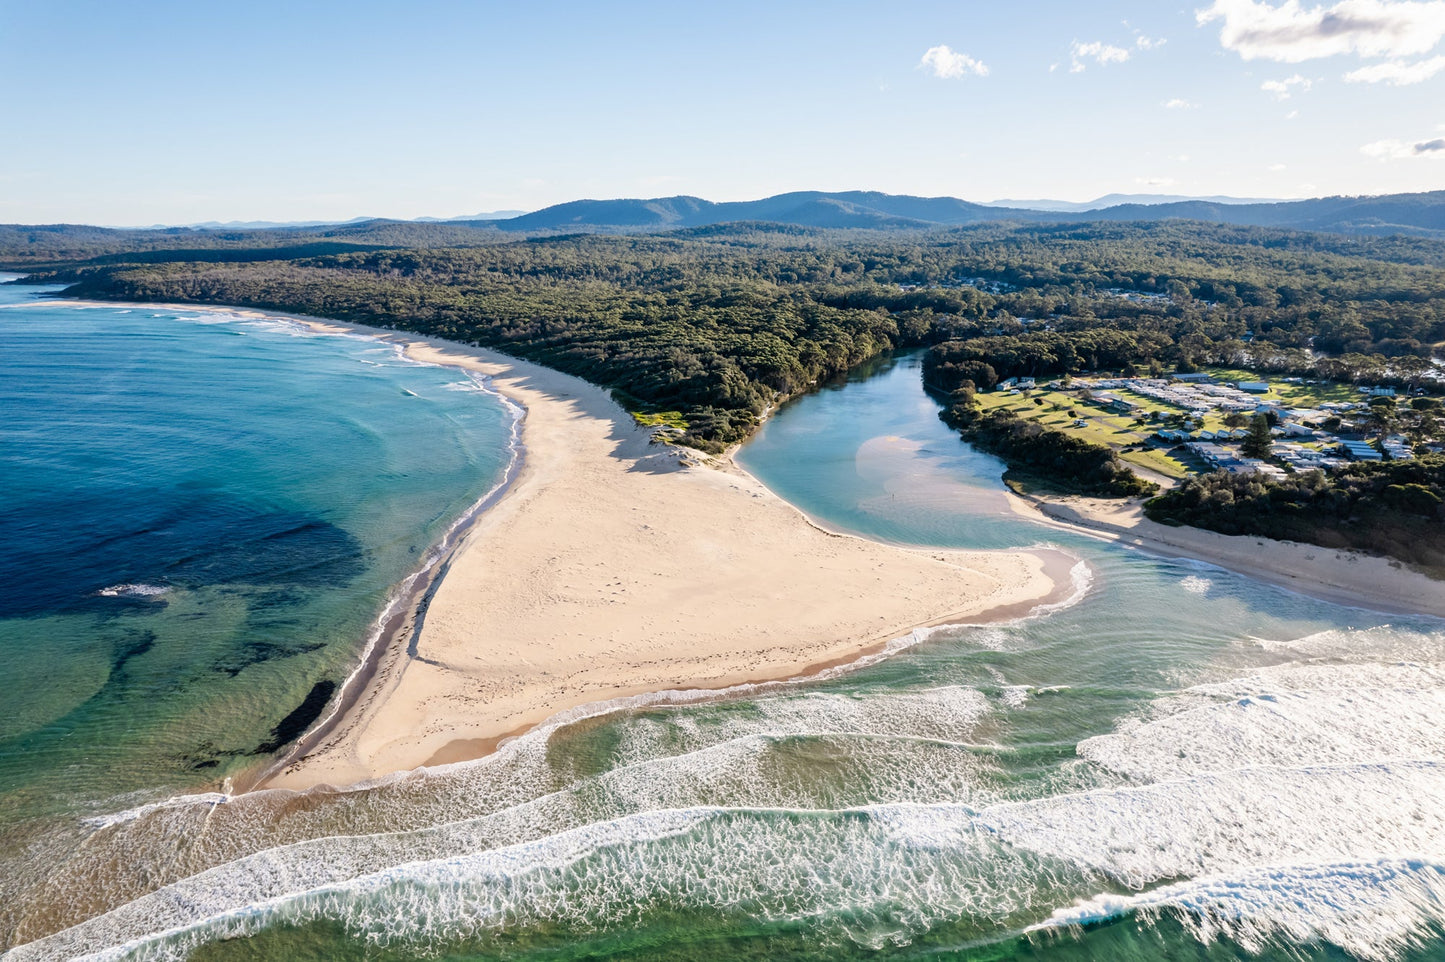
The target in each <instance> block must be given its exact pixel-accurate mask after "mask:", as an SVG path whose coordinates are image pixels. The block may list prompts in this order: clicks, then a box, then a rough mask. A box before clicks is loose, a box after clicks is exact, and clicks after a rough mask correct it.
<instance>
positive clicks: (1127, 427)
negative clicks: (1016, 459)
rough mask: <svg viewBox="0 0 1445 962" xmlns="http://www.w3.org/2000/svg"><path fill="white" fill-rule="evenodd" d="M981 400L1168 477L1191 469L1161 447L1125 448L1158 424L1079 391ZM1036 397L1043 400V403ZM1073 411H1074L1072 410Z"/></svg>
mask: <svg viewBox="0 0 1445 962" xmlns="http://www.w3.org/2000/svg"><path fill="white" fill-rule="evenodd" d="M1115 393H1116V394H1118V395H1119V396H1120V397H1125V398H1126V399H1128V400H1132V401H1135V402H1137V403H1140V404H1141V405H1143V404H1147V405H1148V407H1147V408H1143V407H1141V411H1147V410H1160V411H1167V412H1171V413H1172V412H1173V411H1174V409H1173V408H1171V407H1170V406H1168V405H1164V404H1159V403H1157V402H1154V401H1150V400H1148V399H1147V398H1143V397H1138V396H1129V392H1127V391H1118V392H1115ZM978 401H979V404H980V405H982V407H983V409H984V410H985V411H990V410H1009V411H1012V412H1013V413H1014V414H1015V415H1017V416H1019V417H1023V418H1030V419H1032V420H1035V421H1038V422H1039V423H1040V424H1042V425H1044V426H1045V427H1048V428H1052V429H1053V430H1056V431H1062V432H1064V433H1065V434H1071V435H1073V436H1074V437H1078V438H1083V439H1084V440H1085V441H1091V442H1093V443H1094V444H1102V445H1105V446H1107V447H1110V448H1113V449H1114V450H1115V451H1116V452H1118V454H1119V457H1120V458H1121V459H1122V460H1123V461H1126V462H1128V463H1130V464H1134V465H1137V466H1139V467H1141V468H1146V469H1148V470H1150V471H1153V472H1155V473H1157V474H1162V475H1164V476H1165V477H1169V478H1182V477H1185V476H1186V475H1188V474H1190V473H1191V472H1190V471H1189V469H1188V468H1186V467H1185V466H1184V465H1183V464H1181V463H1180V462H1179V461H1177V460H1175V459H1174V458H1172V457H1170V456H1169V454H1168V453H1167V452H1165V451H1162V450H1159V449H1157V448H1147V449H1145V450H1143V451H1124V450H1121V449H1122V448H1125V447H1130V446H1133V445H1136V444H1141V443H1143V442H1145V441H1146V440H1148V438H1149V437H1150V436H1152V435H1153V433H1154V431H1155V430H1156V429H1157V426H1156V425H1148V424H1136V423H1135V422H1134V419H1135V417H1136V415H1133V414H1114V413H1112V412H1110V411H1105V410H1104V409H1103V408H1102V407H1099V406H1098V405H1095V404H1090V403H1088V402H1086V401H1083V400H1081V399H1080V398H1079V397H1078V395H1076V394H1068V393H1064V392H1061V391H1050V390H1046V389H1045V390H1036V391H1030V392H1028V393H1027V394H1008V393H1005V392H997V391H996V392H992V393H988V394H980V395H978ZM1036 401H1042V402H1043V403H1042V404H1039V403H1036ZM1071 411H1072V412H1073V413H1072V414H1070V413H1069V412H1071ZM1076 421H1084V422H1085V423H1084V425H1082V426H1079V425H1076V424H1075V422H1076ZM1220 426H1222V423H1221V425H1220ZM1211 430H1212V429H1211Z"/></svg>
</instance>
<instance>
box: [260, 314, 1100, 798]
mask: <svg viewBox="0 0 1445 962" xmlns="http://www.w3.org/2000/svg"><path fill="white" fill-rule="evenodd" d="M343 329H351V330H358V331H364V332H366V333H370V334H376V335H379V336H385V337H388V338H390V339H391V340H393V341H396V342H399V343H403V344H405V345H407V347H406V350H407V352H408V353H409V354H410V355H411V356H412V357H414V358H415V359H417V360H422V361H427V362H431V363H436V364H446V365H454V366H458V367H463V368H467V369H470V370H474V371H478V372H481V373H482V374H485V375H486V376H488V377H489V378H490V379H491V384H492V386H493V387H494V388H495V389H496V390H498V391H499V392H501V393H502V394H504V395H505V396H507V397H509V398H511V399H513V400H514V401H516V402H517V403H519V404H520V405H522V406H523V407H524V408H525V410H526V414H525V418H524V421H523V429H522V442H523V445H524V449H525V454H524V457H523V460H522V465H521V469H520V471H519V472H518V475H517V477H516V479H515V480H514V481H513V483H512V485H511V486H510V487H509V489H508V490H507V492H506V494H505V495H504V496H503V497H502V498H501V499H500V500H499V501H498V502H497V503H496V504H495V505H494V506H492V507H491V508H489V509H488V510H487V511H485V512H484V513H483V514H482V515H481V516H480V517H479V518H478V520H477V521H476V523H475V524H474V525H473V527H472V528H471V530H470V531H469V532H468V533H467V535H466V537H465V539H464V540H463V542H462V544H461V546H460V548H459V549H458V551H457V552H456V554H455V555H454V557H453V558H452V560H451V562H450V566H449V568H448V569H447V570H446V573H445V574H444V576H443V577H442V579H441V581H440V584H439V586H438V587H437V589H436V590H435V592H434V594H433V596H432V598H431V599H430V601H429V603H428V604H427V606H426V608H425V612H424V615H423V617H422V624H421V626H420V630H419V631H418V632H417V633H416V635H415V641H414V643H415V652H414V654H408V652H407V650H406V646H407V642H408V640H410V639H411V637H412V635H411V633H410V632H404V633H402V636H401V637H399V638H398V639H396V640H393V641H392V642H391V643H390V645H389V647H388V649H387V650H385V651H381V652H379V653H378V658H377V661H376V668H375V671H374V674H373V675H372V676H371V678H370V680H369V682H368V683H367V684H366V686H365V687H364V689H363V690H362V691H361V692H360V694H359V695H358V696H357V697H356V698H355V699H354V702H353V703H352V704H350V705H348V706H347V708H346V709H345V711H344V714H343V715H342V716H341V717H340V719H339V721H338V722H337V723H336V724H335V725H334V726H333V727H332V728H331V729H330V730H329V731H326V732H324V733H322V734H321V736H320V737H319V738H313V739H311V740H310V741H309V742H307V743H303V747H302V749H301V754H300V757H298V758H294V759H291V760H289V761H288V763H287V764H286V765H285V766H284V767H283V768H282V769H281V770H280V771H277V772H273V773H272V774H270V775H268V776H267V777H266V778H265V779H264V780H263V784H264V785H265V786H266V787H284V788H306V787H309V786H313V785H318V784H332V785H346V784H352V783H356V782H358V781H363V780H367V779H372V778H376V777H379V776H382V775H385V774H388V773H391V772H395V771H401V770H406V769H411V768H415V767H417V766H421V765H426V764H441V763H444V762H452V761H459V760H462V759H465V758H470V757H477V756H480V755H482V754H485V753H486V752H488V751H490V750H492V749H493V748H494V747H495V745H496V743H497V742H498V741H499V740H500V739H501V738H503V737H505V736H507V735H510V734H516V733H518V732H521V731H524V730H526V729H528V728H530V727H533V726H535V725H537V724H538V723H540V722H542V721H544V720H545V719H547V718H548V717H549V716H552V715H554V714H556V713H558V712H561V711H563V710H566V709H570V708H575V707H577V706H580V705H584V704H588V703H593V702H598V701H603V700H608V699H614V698H620V697H625V696H630V695H637V694H643V693H647V692H656V691H661V690H668V689H714V688H724V687H728V686H731V685H736V684H740V683H745V682H751V681H762V680H770V679H783V678H789V677H794V676H797V675H800V674H808V673H810V672H812V671H816V670H818V669H819V668H821V667H824V666H827V665H831V664H837V663H840V662H848V661H851V660H853V659H856V658H858V657H860V656H862V655H864V654H866V653H868V652H870V651H872V650H876V649H879V648H881V647H882V646H883V645H885V644H886V643H887V642H888V641H889V640H891V639H894V638H897V637H899V636H901V635H905V634H907V633H908V632H909V631H910V630H911V629H913V628H915V627H919V626H923V625H930V624H938V623H945V622H958V621H977V620H983V619H996V618H1004V617H1018V616H1020V615H1023V614H1025V613H1027V612H1028V611H1029V610H1030V609H1032V608H1033V607H1034V606H1035V605H1037V604H1040V603H1044V602H1047V601H1054V600H1057V599H1058V598H1059V597H1060V596H1061V594H1063V593H1066V592H1067V590H1068V581H1069V579H1068V578H1067V576H1066V572H1067V571H1068V569H1069V567H1070V566H1071V565H1072V564H1073V561H1074V559H1072V558H1071V557H1069V556H1067V555H1064V554H1063V553H1062V552H1054V551H1047V550H1046V551H1038V552H960V551H942V550H928V551H923V550H913V549H906V548H900V547H893V546H889V545H884V544H878V543H874V542H871V541H866V540H863V539H859V538H855V537H850V536H845V535H840V534H836V533H831V532H827V531H824V530H822V529H821V528H819V527H818V526H816V525H815V524H813V523H811V522H810V521H809V520H808V519H807V518H806V517H804V516H803V515H802V514H801V513H800V512H799V511H797V510H796V509H795V508H793V507H792V506H790V505H789V504H787V503H786V502H784V501H782V500H781V499H779V498H778V497H776V496H775V495H773V494H772V493H771V492H769V491H768V490H767V489H766V488H764V487H763V486H762V485H761V484H760V483H759V482H758V481H756V480H755V479H753V478H752V477H751V476H749V475H748V474H746V473H745V472H743V471H742V470H741V469H739V468H737V467H736V466H735V465H733V464H732V463H731V461H730V460H728V459H719V460H709V463H707V464H700V463H697V462H698V461H699V460H700V458H699V456H698V455H696V454H692V453H689V452H686V451H681V450H679V449H676V448H673V447H670V446H667V445H661V444H652V443H650V442H651V434H650V432H649V431H646V430H643V429H640V428H638V427H637V426H636V424H635V422H634V421H633V420H632V418H631V417H630V416H628V415H627V414H626V413H625V412H624V411H623V410H622V409H621V408H620V407H618V406H617V405H616V404H615V403H614V402H613V401H612V400H611V398H610V397H609V396H608V394H607V393H606V392H605V391H604V390H602V389H600V388H597V387H595V386H593V385H590V384H588V383H586V382H584V381H581V380H579V379H577V378H574V377H570V376H567V375H564V374H559V373H557V372H555V371H552V370H549V369H546V368H543V367H540V366H537V365H533V364H528V363H525V362H520V361H516V360H513V359H510V358H507V357H504V356H502V355H498V354H495V353H492V352H488V351H484V350H477V349H472V348H467V347H463V346H460V345H456V344H451V343H447V342H441V341H431V340H426V339H422V338H417V337H414V336H411V335H400V334H394V333H391V332H386V331H378V330H375V329H370V328H362V327H350V326H348V327H347V328H343Z"/></svg>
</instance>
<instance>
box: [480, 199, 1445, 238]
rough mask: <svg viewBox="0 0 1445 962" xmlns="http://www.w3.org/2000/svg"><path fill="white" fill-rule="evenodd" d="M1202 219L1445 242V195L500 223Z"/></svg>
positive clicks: (918, 206)
mask: <svg viewBox="0 0 1445 962" xmlns="http://www.w3.org/2000/svg"><path fill="white" fill-rule="evenodd" d="M1101 220H1107V221H1162V220H1200V221H1210V222H1213V223H1220V224H1240V225H1250V226H1257V227H1285V228H1292V229H1296V230H1312V231H1335V232H1339V233H1356V234H1394V233H1405V234H1419V235H1425V236H1442V237H1445V191H1433V192H1430V193H1424V194H1393V195H1388V196H1382V197H1325V198H1319V199H1315V200H1300V201H1285V202H1280V203H1268V204H1225V203H1213V202H1209V201H1182V202H1177V203H1171V204H1121V205H1117V206H1114V207H1106V208H1104V209H1102V210H1090V211H1080V212H1059V211H1040V210H1027V209H1022V208H1009V207H987V206H984V205H982V204H973V203H969V202H968V201H964V200H959V199H958V198H956V197H910V196H907V195H900V194H880V193H876V192H869V191H845V192H840V193H823V192H820V191H800V192H796V193H788V194H778V195H777V196H775V197H767V198H764V199H762V200H753V201H737V202H731V203H713V202H712V201H707V200H703V199H702V198H699V197H658V198H653V199H650V200H635V199H622V200H578V201H572V202H570V203H566V204H558V205H557V206H555V207H547V208H545V209H543V210H539V211H534V212H533V213H530V214H523V215H522V216H520V217H513V218H511V219H509V220H499V221H496V222H495V223H496V226H497V227H498V228H499V229H501V230H510V231H542V230H579V229H608V228H611V229H624V230H626V229H632V230H636V229H649V230H667V229H672V228H678V227H702V226H707V225H711V224H723V223H733V222H737V221H768V222H771V223H779V224H794V225H798V226H803V227H821V228H872V229H909V228H912V229H919V228H931V227H940V226H961V225H967V224H981V223H990V222H998V221H1014V222H1024V223H1087V222H1090V221H1101Z"/></svg>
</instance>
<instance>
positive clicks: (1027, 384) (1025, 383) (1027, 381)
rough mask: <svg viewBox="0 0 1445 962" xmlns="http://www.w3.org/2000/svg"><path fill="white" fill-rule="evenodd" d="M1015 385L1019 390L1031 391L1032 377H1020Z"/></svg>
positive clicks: (1032, 385) (1032, 387)
mask: <svg viewBox="0 0 1445 962" xmlns="http://www.w3.org/2000/svg"><path fill="white" fill-rule="evenodd" d="M1017 386H1018V389H1019V390H1020V391H1032V390H1033V389H1034V379H1033V378H1031V377H1021V378H1019V379H1018V385H1017Z"/></svg>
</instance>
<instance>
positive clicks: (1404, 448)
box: [1380, 438, 1415, 461]
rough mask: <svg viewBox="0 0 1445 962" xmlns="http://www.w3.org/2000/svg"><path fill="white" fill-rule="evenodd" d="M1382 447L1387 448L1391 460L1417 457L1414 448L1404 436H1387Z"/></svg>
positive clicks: (1381, 444)
mask: <svg viewBox="0 0 1445 962" xmlns="http://www.w3.org/2000/svg"><path fill="white" fill-rule="evenodd" d="M1380 447H1382V448H1384V449H1385V453H1386V454H1388V455H1389V456H1390V460H1391V461H1410V460H1412V459H1413V458H1414V457H1415V452H1414V450H1413V449H1412V448H1411V447H1410V444H1409V442H1407V441H1406V440H1405V439H1404V438H1386V439H1385V440H1384V441H1382V442H1381V443H1380Z"/></svg>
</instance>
